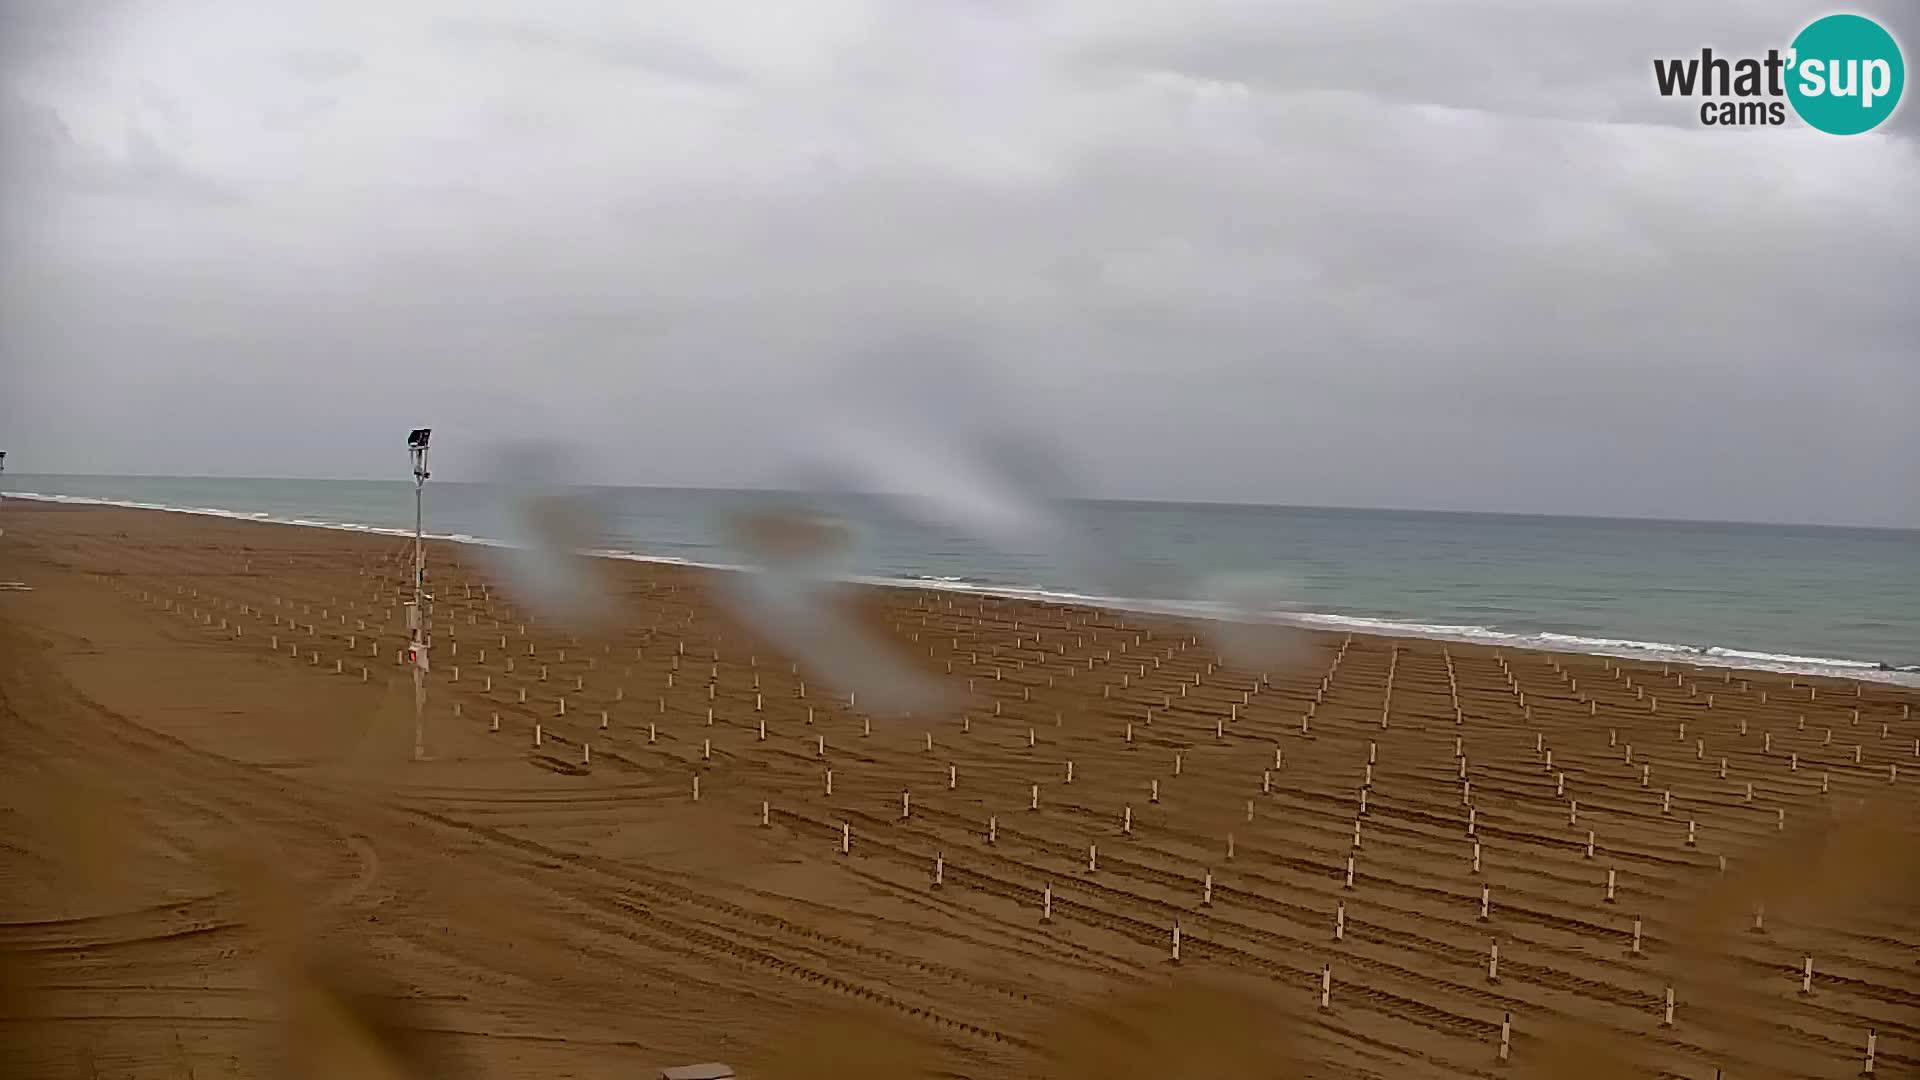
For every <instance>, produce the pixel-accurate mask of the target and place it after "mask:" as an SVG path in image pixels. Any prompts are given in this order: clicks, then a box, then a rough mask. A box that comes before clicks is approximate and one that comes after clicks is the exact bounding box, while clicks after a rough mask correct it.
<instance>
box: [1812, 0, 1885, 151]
mask: <svg viewBox="0 0 1920 1080" xmlns="http://www.w3.org/2000/svg"><path fill="white" fill-rule="evenodd" d="M1787 62H1788V65H1789V67H1788V72H1787V100H1789V101H1791V102H1793V111H1794V112H1797V113H1799V114H1800V119H1802V120H1805V121H1806V122H1807V123H1809V124H1811V125H1813V126H1814V127H1816V128H1818V129H1820V130H1821V131H1824V132H1826V133H1827V134H1829V135H1858V134H1860V133H1861V132H1863V131H1872V130H1873V129H1874V128H1876V127H1879V126H1880V124H1881V122H1882V121H1884V120H1886V118H1887V117H1889V116H1891V115H1893V110H1894V109H1895V108H1896V107H1897V106H1899V104H1900V91H1901V90H1902V89H1904V88H1905V87H1906V84H1907V65H1906V61H1905V60H1904V59H1903V58H1902V57H1901V55H1900V45H1899V43H1898V42H1896V41H1894V40H1893V35H1892V34H1889V33H1887V31H1886V29H1885V28H1884V27H1882V26H1881V25H1880V24H1879V23H1877V22H1874V21H1873V20H1872V19H1869V18H1866V17H1865V16H1862V15H1828V16H1827V17H1825V18H1823V19H1816V20H1814V21H1813V22H1811V23H1809V24H1807V28H1806V29H1804V30H1802V31H1800V34H1799V36H1797V37H1795V38H1794V39H1793V47H1792V52H1791V53H1790V59H1789V60H1788V61H1787Z"/></svg>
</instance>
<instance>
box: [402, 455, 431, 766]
mask: <svg viewBox="0 0 1920 1080" xmlns="http://www.w3.org/2000/svg"><path fill="white" fill-rule="evenodd" d="M432 436H433V429H432V428H414V429H413V430H412V431H410V432H408V433H407V452H408V454H410V455H411V456H412V458H413V603H412V604H411V605H410V606H409V607H408V608H407V628H408V629H409V630H411V631H412V632H413V641H412V643H411V645H410V646H409V647H408V648H409V652H410V653H411V658H412V660H413V759H414V760H415V761H420V760H422V759H424V758H425V757H426V756H427V745H426V742H427V741H426V727H425V725H426V716H427V670H428V668H427V649H428V647H429V646H430V645H431V644H432V634H431V629H430V627H431V622H430V621H429V619H428V617H427V608H426V604H427V603H428V602H429V601H431V600H432V599H433V597H432V596H431V595H429V594H428V593H427V546H426V535H425V529H424V526H425V524H426V515H425V506H424V496H423V492H424V489H425V488H426V486H427V477H428V476H430V475H432V474H430V473H429V472H427V442H428V440H429V439H430V438H431V437H432Z"/></svg>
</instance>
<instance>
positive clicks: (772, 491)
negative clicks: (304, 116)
mask: <svg viewBox="0 0 1920 1080" xmlns="http://www.w3.org/2000/svg"><path fill="white" fill-rule="evenodd" d="M12 475H14V476H19V477H27V476H47V477H63V478H69V479H95V480H111V479H138V480H255V481H266V482H292V483H310V484H311V483H318V484H367V483H372V484H379V483H392V484H408V483H410V481H409V480H407V479H404V478H396V477H362V476H235V475H225V476H213V475H193V474H181V473H61V472H46V473H27V472H19V473H13V474H12ZM7 476H8V474H7V473H5V472H0V488H4V485H5V483H6V478H7ZM438 483H442V484H451V485H461V486H468V487H484V486H486V485H488V484H489V483H490V482H489V481H486V480H441V481H438ZM571 486H576V487H586V488H611V489H625V490H633V491H681V492H691V491H701V492H725V493H739V494H766V495H813V494H823V493H822V492H814V491H805V490H801V489H793V488H773V487H753V486H747V485H742V486H738V487H714V486H710V485H699V484H604V483H589V484H578V485H571ZM839 494H857V495H905V496H907V497H916V495H915V493H913V492H887V491H862V492H844V493H839ZM1060 498H1061V499H1062V500H1063V501H1067V502H1089V503H1119V504H1130V505H1141V506H1201V507H1208V508H1213V509H1221V508H1228V509H1232V508H1242V509H1248V510H1334V511H1340V512H1345V513H1370V514H1430V515H1441V516H1456V517H1504V518H1547V519H1554V520H1561V521H1612V522H1636V523H1647V524H1661V525H1751V526H1765V527H1768V528H1779V529H1832V530H1844V531H1851V532H1893V533H1920V525H1863V524H1858V523H1839V522H1792V521H1762V520H1757V519H1753V518H1684V517H1649V516H1644V515H1613V514H1569V513H1552V512H1547V511H1539V510H1458V509H1445V510H1443V509H1434V508H1431V507H1413V506H1357V505H1336V504H1316V503H1276V502H1254V501H1244V500H1215V499H1160V498H1150V497H1144V496H1134V495H1127V496H1120V495H1099V496H1083V495H1074V496H1060Z"/></svg>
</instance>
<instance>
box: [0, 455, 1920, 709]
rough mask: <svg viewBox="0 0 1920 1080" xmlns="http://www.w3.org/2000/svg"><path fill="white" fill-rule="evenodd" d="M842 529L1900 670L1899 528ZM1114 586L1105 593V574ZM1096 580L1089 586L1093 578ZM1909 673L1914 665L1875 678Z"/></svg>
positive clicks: (396, 520) (207, 490)
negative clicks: (1018, 538) (1000, 541)
mask: <svg viewBox="0 0 1920 1080" xmlns="http://www.w3.org/2000/svg"><path fill="white" fill-rule="evenodd" d="M0 490H4V491H5V492H6V493H7V494H8V495H9V496H22V495H27V494H29V493H32V494H38V495H41V496H62V497H68V498H79V499H93V500H105V501H112V502H124V503H135V504H144V505H151V506H163V507H169V508H175V509H187V510H198V511H203V512H220V513H223V514H233V515H240V516H256V517H263V518H272V519H279V520H288V521H298V522H303V523H310V524H357V525H363V526H372V527H391V528H405V529H409V530H410V529H411V528H412V524H413V486H412V484H411V483H409V482H406V481H399V482H388V481H327V480H253V479H192V478H172V477H123V476H35V475H30V474H15V473H9V474H7V475H6V476H5V477H4V483H0ZM589 491H590V494H591V495H592V496H593V498H594V499H595V500H596V502H597V503H598V504H599V506H600V507H601V510H602V513H603V516H604V524H605V530H606V534H607V539H606V546H607V547H609V548H616V549H620V550H623V551H629V552H634V553H637V554H641V555H646V556H654V557H664V558H673V559H682V560H687V561H690V562H698V563H714V564H740V563H744V562H746V561H748V560H747V559H746V558H745V557H744V556H743V555H742V553H740V552H739V551H737V550H736V549H735V548H734V547H733V546H732V545H731V544H730V543H729V542H728V539H727V530H726V526H725V523H726V520H727V518H728V517H729V515H731V514H733V513H735V512H737V511H740V510H743V509H750V508H763V507H765V506H766V505H767V504H768V502H769V500H770V499H772V498H774V497H773V496H769V495H767V494H763V493H755V492H739V491H704V490H686V489H661V488H596V489H589ZM426 498H427V529H428V531H429V532H430V533H436V534H439V535H443V536H455V537H462V538H487V537H495V538H498V537H505V536H508V535H510V534H511V526H510V524H509V519H508V518H507V517H506V516H505V500H504V499H503V498H502V494H501V492H499V491H498V490H497V489H494V488H491V487H488V486H485V485H473V484H456V483H441V482H438V481H435V482H433V483H431V484H430V485H429V486H428V488H427V493H426ZM832 509H837V510H840V511H843V512H849V513H851V514H852V515H853V517H854V518H855V519H856V521H857V523H858V524H857V539H856V543H855V545H854V548H853V550H852V551H851V553H850V554H849V556H848V558H847V560H846V566H845V567H844V569H845V570H846V571H847V572H849V573H851V574H854V575H858V576H873V577H885V578H898V579H921V580H925V581H929V582H931V583H934V584H944V585H948V586H951V587H967V586H969V585H972V586H985V587H995V588H1007V589H1018V590H1035V591H1039V592H1046V593H1054V594H1061V595H1077V596H1101V597H1108V598H1115V599H1120V600H1121V601H1122V602H1126V601H1129V600H1149V601H1166V602H1170V604H1161V605H1157V606H1172V607H1174V608H1175V609H1177V610H1180V609H1182V608H1180V604H1182V603H1188V604H1189V608H1187V609H1190V610H1193V611H1195V612H1201V611H1205V610H1208V609H1207V606H1206V605H1205V604H1192V603H1191V602H1192V601H1193V600H1195V598H1196V596H1197V593H1196V589H1197V588H1199V585H1198V583H1199V582H1200V581H1201V580H1202V579H1204V578H1207V577H1208V576H1210V575H1217V574H1223V573H1237V572H1255V573H1259V572H1269V573H1278V574H1283V575H1287V576H1288V577H1290V578H1291V579H1292V581H1293V588H1292V597H1293V601H1294V603H1295V604H1296V605H1297V606H1298V607H1299V608H1300V609H1301V610H1302V611H1304V612H1308V613H1315V614H1316V615H1317V616H1318V618H1313V619H1309V621H1312V622H1316V623H1318V624H1320V625H1331V626H1335V627H1339V626H1348V627H1350V628H1353V629H1362V630H1380V631H1384V632H1397V633H1412V634H1425V635H1429V636H1436V637H1446V638H1456V639H1463V640H1481V641H1490V642H1506V643H1511V644H1515V645H1529V644H1530V645H1545V646H1548V647H1558V648H1566V649H1578V650H1583V651H1600V652H1615V653H1622V654H1642V655H1657V656H1669V655H1672V656H1678V657H1683V658H1687V659H1699V653H1701V652H1705V653H1707V654H1708V656H1710V657H1712V658H1715V659H1717V660H1719V661H1720V662H1724V663H1731V664H1739V665H1743V666H1755V667H1772V668H1777V669H1781V670H1831V669H1836V668H1837V669H1843V670H1844V671H1845V673H1848V674H1859V673H1861V670H1862V669H1863V668H1871V667H1873V666H1874V665H1879V664H1886V665H1892V666H1896V667H1898V666H1907V665H1915V664H1920V532H1915V531H1906V530H1888V529H1837V528H1813V527H1799V526H1775V525H1744V524H1739V525H1736V524H1712V523H1699V522H1661V521H1623V520H1610V519H1598V518H1561V517H1534V516H1510V515H1487V514H1442V513H1424V512H1410V511H1381V510H1334V509H1316V508H1310V507H1265V506H1220V505H1197V504H1177V503H1127V502H1076V503H1070V504H1067V505H1066V506H1064V507H1063V512H1064V513H1065V514H1066V515H1067V516H1068V517H1069V518H1070V519H1071V521H1072V523H1073V528H1072V535H1073V537H1074V538H1075V541H1076V546H1077V547H1079V548H1081V549H1083V550H1085V551H1095V552H1098V553H1099V554H1100V556H1101V559H1102V560H1103V565H1105V566H1106V568H1107V569H1109V570H1111V569H1112V568H1113V567H1114V566H1119V567H1123V568H1124V570H1123V572H1121V573H1119V574H1118V575H1117V576H1116V575H1115V574H1112V573H1109V574H1106V575H1104V576H1103V577H1102V578H1101V579H1100V583H1099V584H1096V583H1094V582H1092V581H1090V580H1088V579H1087V578H1086V577H1085V575H1084V573H1083V572H1082V571H1075V570H1072V569H1069V568H1067V567H1065V566H1063V565H1062V563H1061V560H1060V559H1058V558H1057V557H1055V555H1054V553H1049V552H1043V551H1004V550H999V549H997V548H996V547H995V546H993V545H990V544H988V543H986V542H984V541H982V540H980V539H978V538H975V537H972V536H968V535H963V534H961V533H960V532H958V531H956V530H952V529H946V528H934V527H929V526H926V525H922V524H917V523H915V522H912V521H908V520H903V519H901V518H899V517H898V516H892V515H888V514H886V513H883V512H881V509H882V504H879V503H878V502H875V503H874V504H873V505H862V504H859V503H855V502H849V501H846V500H842V501H841V503H840V504H839V505H838V506H836V507H832ZM1118 581H1124V582H1126V583H1127V586H1126V587H1125V588H1121V589H1116V588H1114V587H1113V586H1114V583H1115V582H1118ZM1103 586H1104V587H1103ZM1884 677H1890V678H1893V679H1895V680H1897V681H1903V682H1912V681H1917V680H1916V679H1915V677H1914V673H1912V672H1907V673H1890V674H1888V675H1886V676H1884Z"/></svg>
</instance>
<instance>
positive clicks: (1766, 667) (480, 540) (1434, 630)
mask: <svg viewBox="0 0 1920 1080" xmlns="http://www.w3.org/2000/svg"><path fill="white" fill-rule="evenodd" d="M0 498H7V499H24V500H29V501H35V502H51V503H65V504H69V505H75V506H112V507H121V508H125V509H131V510H158V511H162V512H165V513H174V514H193V515H198V516H204V517H219V518H227V519H230V520H234V521H254V522H261V523H265V524H274V525H297V526H300V527H303V528H318V529H334V530H338V531H342V532H364V533H373V534H376V535H380V536H395V537H411V536H412V535H413V530H411V529H402V528H395V527H391V526H381V525H370V524H366V523H363V522H349V521H318V520H314V519H312V518H289V517H280V516H276V515H273V514H269V513H266V512H264V511H250V512H249V511H235V510H226V509H222V508H219V507H184V506H168V505H164V504H160V503H148V502H138V501H135V500H132V499H106V498H98V497H94V496H87V495H61V494H49V493H43V492H35V491H5V492H0ZM425 535H426V536H427V538H428V539H430V540H443V541H447V542H450V543H458V544H471V545H476V546H481V547H506V546H510V545H508V544H507V542H506V541H503V540H498V539H493V538H490V537H480V536H472V535H470V534H467V533H427V534H425ZM587 554H589V555H593V556H597V557H600V558H609V559H620V560H623V561H626V562H642V563H653V564H659V565H665V566H683V567H688V568H691V569H697V570H718V571H727V572H736V573H738V572H747V571H750V570H752V569H753V568H752V567H749V566H742V565H738V564H733V563H719V562H702V561H699V560H695V559H686V558H681V557H679V556H672V555H647V554H643V553H640V552H635V551H626V550H622V549H618V548H598V549H593V550H590V551H588V552H587ZM845 580H846V581H847V582H848V583H850V584H858V585H874V586H880V587H883V588H909V589H926V590H929V591H938V592H957V593H972V594H977V595H981V596H995V597H1002V598H1005V599H1012V600H1032V601H1035V602H1040V603H1052V604H1070V605H1077V606H1081V607H1097V608H1104V609H1107V610H1112V611H1127V612H1135V613H1139V614H1149V615H1168V616H1174V617H1179V618H1189V619H1224V618H1244V615H1236V614H1235V613H1234V612H1232V611H1231V610H1230V609H1229V608H1228V606H1227V605H1224V604H1220V603H1218V602H1213V601H1203V600H1179V599H1148V598H1138V597H1116V596H1097V595H1093V594H1089V593H1078V592H1070V591H1066V590H1060V589H1046V588H1040V587H1023V586H1014V585H993V584H987V583H984V582H975V581H968V580H966V579H965V578H961V577H955V576H938V575H928V576H925V577H906V578H899V577H876V576H865V575H852V576H849V577H847V578H846V579H845ZM1270 619H1271V621H1275V622H1280V623H1283V624H1287V625H1294V626H1301V627H1305V628H1308V629H1315V630H1329V631H1335V632H1342V631H1344V632H1351V633H1356V634H1378V635H1382V636H1387V637H1418V638H1428V639H1432V640H1436V641H1457V642H1460V643H1463V644H1472V645H1491V646H1500V647H1503V648H1514V649H1540V650H1545V651H1549V652H1568V653H1583V654H1587V655H1599V656H1614V657H1621V658H1632V659H1641V660H1658V661H1661V662H1673V663H1686V664H1695V665H1710V666H1719V667H1729V668H1738V669H1742V670H1752V671H1769V672H1777V673H1781V674H1799V675H1827V676H1833V677H1838V678H1852V679H1860V680H1863V681H1872V682H1884V683H1891V684H1896V685H1902V686H1920V672H1915V671H1889V670H1886V669H1883V668H1881V667H1880V666H1879V665H1878V664H1876V663H1874V662H1872V661H1866V660H1848V659H1842V658H1836V657H1823V656H1799V655H1794V654H1790V653H1769V652H1760V651H1756V650H1752V649H1737V648H1732V647H1729V646H1723V645H1708V646H1696V645H1681V644H1675V643H1672V642H1664V641H1638V640H1635V639H1632V638H1609V637H1584V636H1581V635H1578V634H1560V633H1553V632H1541V633H1526V632H1520V631H1511V630H1499V629H1496V628H1494V627H1490V626H1479V625H1474V624H1455V623H1422V622H1411V621H1407V620H1403V619H1383V618H1370V617H1367V616H1361V615H1338V614H1332V613H1326V612H1297V613H1288V614H1285V615H1275V616H1270Z"/></svg>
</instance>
